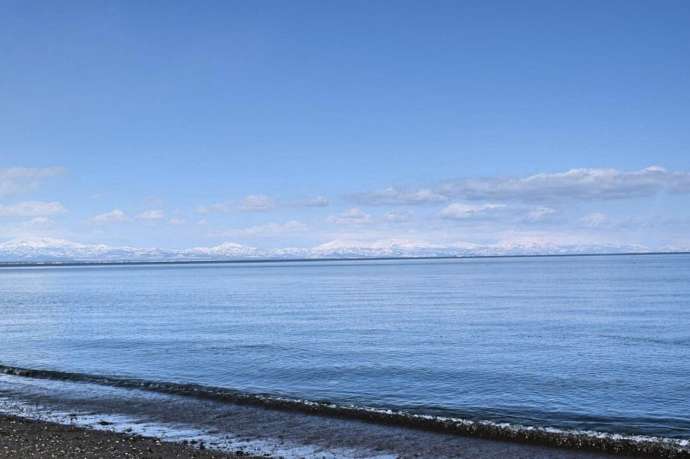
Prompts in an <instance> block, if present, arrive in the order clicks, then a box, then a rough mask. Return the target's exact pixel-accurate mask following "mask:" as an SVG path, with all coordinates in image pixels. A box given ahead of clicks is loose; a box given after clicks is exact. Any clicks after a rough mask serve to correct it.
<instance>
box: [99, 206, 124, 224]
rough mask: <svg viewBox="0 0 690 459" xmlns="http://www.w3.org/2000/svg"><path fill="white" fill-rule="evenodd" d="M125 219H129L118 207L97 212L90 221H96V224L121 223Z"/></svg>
mask: <svg viewBox="0 0 690 459" xmlns="http://www.w3.org/2000/svg"><path fill="white" fill-rule="evenodd" d="M126 221H129V217H128V216H127V214H126V213H124V212H123V211H121V210H120V209H113V210H111V211H110V212H106V213H103V214H99V215H96V216H95V217H93V218H91V222H92V223H96V224H98V225H104V224H108V223H122V222H126Z"/></svg>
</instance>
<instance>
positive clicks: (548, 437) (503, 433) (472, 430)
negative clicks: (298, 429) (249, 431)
mask: <svg viewBox="0 0 690 459" xmlns="http://www.w3.org/2000/svg"><path fill="white" fill-rule="evenodd" d="M0 374H6V375H11V376H19V377H28V378H37V379H43V380H59V381H69V382H73V383H79V384H83V383H87V384H95V385H101V386H109V387H117V388H123V389H137V390H143V391H145V392H151V393H157V394H167V395H172V396H181V397H185V398H192V399H198V400H207V401H212V402H218V403H221V404H222V405H223V406H226V407H230V406H246V407H254V408H255V409H260V410H267V411H269V412H283V413H286V414H287V415H288V416H289V415H298V414H302V415H306V416H319V417H324V418H329V419H342V420H351V421H359V422H365V423H369V424H372V425H379V426H389V427H399V428H403V429H413V430H417V431H427V432H436V433H439V434H445V435H450V436H455V437H463V438H471V439H477V440H483V441H488V442H501V443H510V444H514V445H516V447H517V445H521V446H526V447H547V448H555V449H556V450H567V451H572V452H577V451H581V452H594V453H599V454H605V455H608V454H611V455H617V456H632V457H663V458H669V459H671V458H673V459H676V458H690V449H688V448H687V445H686V446H681V444H679V442H680V440H673V439H666V438H658V437H645V436H640V435H623V434H610V433H603V432H591V431H570V430H561V429H557V428H550V427H531V426H522V425H518V424H504V423H497V422H490V421H470V420H466V419H459V418H446V417H439V416H429V415H420V414H412V413H407V412H401V411H393V410H390V409H381V408H372V407H364V406H351V405H340V404H336V403H332V402H326V401H310V400H301V399H292V398H286V397H280V396H271V395H259V394H250V393H243V392H238V391H234V390H230V389H224V388H220V387H209V386H201V385H196V384H179V383H170V382H162V381H147V380H142V379H128V378H118V377H112V376H98V375H90V374H81V373H69V372H60V371H52V370H39V369H27V368H19V367H12V366H6V365H0Z"/></svg>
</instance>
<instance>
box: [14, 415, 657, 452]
mask: <svg viewBox="0 0 690 459" xmlns="http://www.w3.org/2000/svg"><path fill="white" fill-rule="evenodd" d="M101 425H102V426H103V428H102V429H101V428H94V427H88V426H80V425H74V424H62V423H59V422H53V421H48V420H44V419H33V418H25V417H21V416H16V415H11V414H4V413H0V457H2V458H17V459H19V458H21V459H43V458H47V457H50V458H53V459H68V458H69V459H71V458H75V457H78V458H83V459H116V458H122V457H127V458H141V459H152V458H166V459H167V458H171V459H174V458H180V459H181V458H194V459H237V458H251V459H259V458H269V457H280V458H281V459H282V458H284V457H295V458H296V457H300V458H306V457H313V458H316V457H319V458H326V457H328V458H337V457H340V455H338V454H336V455H332V454H328V453H326V454H309V453H307V454H305V455H302V454H300V455H296V456H293V455H289V454H288V455H287V456H284V455H282V454H281V455H272V454H269V453H264V454H258V455H257V454H256V453H250V452H246V451H245V450H242V449H236V450H235V451H234V452H229V451H223V450H221V449H220V448H215V446H214V444H213V443H204V442H203V441H194V440H192V441H181V442H175V441H168V440H162V439H161V438H158V437H156V436H146V435H139V434H136V433H132V432H120V431H116V430H110V429H109V428H108V424H106V423H105V422H104V424H101ZM362 453H364V452H363V451H362ZM377 453H379V454H366V453H364V454H359V455H345V456H343V457H362V458H366V457H385V458H398V459H407V458H410V459H411V458H420V457H422V458H424V457H442V458H450V457H483V458H490V459H498V458H503V457H514V458H516V459H607V458H611V459H614V458H615V457H627V458H629V459H633V458H637V459H643V458H646V457H655V456H639V455H635V456H617V455H616V456H614V455H608V454H605V453H603V454H602V453H596V452H593V451H588V450H581V451H577V450H572V449H568V448H553V447H539V446H536V445H525V444H520V443H518V442H506V441H497V440H487V439H472V438H466V439H465V447H464V448H463V449H462V451H461V455H460V456H458V455H457V454H453V455H447V454H444V453H441V454H438V455H437V454H435V452H433V450H432V452H431V454H430V451H418V450H408V451H404V452H392V451H389V452H387V451H386V450H385V449H380V450H378V451H377ZM456 453H458V451H456Z"/></svg>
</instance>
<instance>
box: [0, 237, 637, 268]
mask: <svg viewBox="0 0 690 459" xmlns="http://www.w3.org/2000/svg"><path fill="white" fill-rule="evenodd" d="M647 251H649V250H648V249H647V248H646V247H643V246H633V245H555V244H548V243H516V244H497V245H486V246H481V245H475V244H455V245H435V244H428V243H419V242H416V241H409V240H399V239H393V240H385V241H374V242H361V241H347V240H336V241H331V242H328V243H325V244H321V245H318V246H316V247H312V248H283V249H259V248H256V247H251V246H247V245H242V244H236V243H233V242H225V243H222V244H220V245H216V246H213V247H195V248H191V249H180V250H170V249H157V248H137V247H112V246H108V245H104V244H81V243H78V242H73V241H67V240H63V239H53V238H37V239H13V240H10V241H7V242H3V243H0V262H4V263H10V262H27V263H29V262H115V261H183V260H185V261H186V260H189V261H193V260H247V259H295V258H302V259H304V258H375V257H438V256H457V257H462V256H492V255H538V254H577V253H621V252H647Z"/></svg>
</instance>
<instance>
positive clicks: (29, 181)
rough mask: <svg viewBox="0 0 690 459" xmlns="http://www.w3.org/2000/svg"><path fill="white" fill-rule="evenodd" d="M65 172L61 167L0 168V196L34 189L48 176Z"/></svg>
mask: <svg viewBox="0 0 690 459" xmlns="http://www.w3.org/2000/svg"><path fill="white" fill-rule="evenodd" d="M64 173H65V169H64V168H62V167H40V168H32V167H10V168H6V169H0V196H12V195H15V194H19V193H24V192H28V191H31V190H34V189H36V188H37V187H38V186H39V185H40V184H41V182H42V181H43V180H44V179H46V178H50V177H55V176H58V175H61V174H64Z"/></svg>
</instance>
